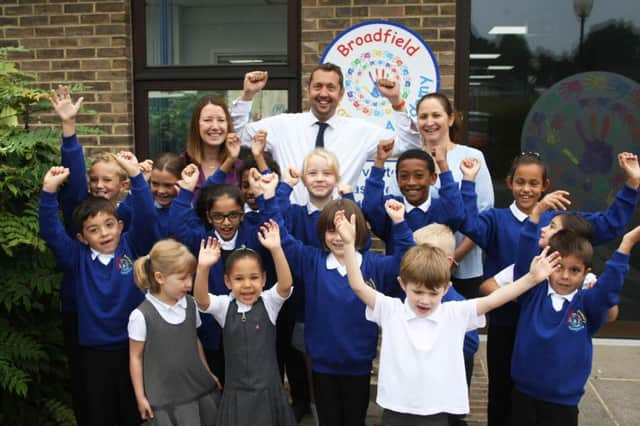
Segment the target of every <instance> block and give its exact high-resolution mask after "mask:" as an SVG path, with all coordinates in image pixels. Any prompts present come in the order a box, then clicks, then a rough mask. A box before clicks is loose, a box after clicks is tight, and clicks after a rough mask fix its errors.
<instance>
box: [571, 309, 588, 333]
mask: <svg viewBox="0 0 640 426" xmlns="http://www.w3.org/2000/svg"><path fill="white" fill-rule="evenodd" d="M567 324H568V325H569V330H571V331H580V330H582V329H583V328H584V326H585V325H586V324H587V317H585V316H584V313H582V311H581V310H580V309H578V310H577V311H574V310H570V311H569V312H567Z"/></svg>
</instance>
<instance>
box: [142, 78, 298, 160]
mask: <svg viewBox="0 0 640 426" xmlns="http://www.w3.org/2000/svg"><path fill="white" fill-rule="evenodd" d="M241 94H242V92H241V91H239V90H220V91H197V90H174V91H166V92H165V91H149V92H148V95H147V97H148V102H149V123H148V125H149V154H150V156H151V157H152V158H153V157H155V156H156V155H157V154H158V153H160V152H183V151H184V150H185V149H186V146H187V145H186V144H187V136H188V133H189V125H190V120H191V112H192V110H193V107H194V105H195V104H196V103H197V102H198V99H200V98H201V97H202V96H204V95H213V96H215V97H218V98H220V99H222V100H224V102H225V103H226V104H227V105H229V104H230V103H231V102H232V101H233V100H234V99H236V98H238V97H239V96H240V95H241ZM287 99H288V94H287V91H286V90H263V91H262V92H260V93H259V94H258V95H256V97H255V98H254V101H253V108H252V110H251V116H252V118H251V120H259V119H260V118H263V117H270V116H272V115H275V114H280V113H282V112H287V111H286V109H287Z"/></svg>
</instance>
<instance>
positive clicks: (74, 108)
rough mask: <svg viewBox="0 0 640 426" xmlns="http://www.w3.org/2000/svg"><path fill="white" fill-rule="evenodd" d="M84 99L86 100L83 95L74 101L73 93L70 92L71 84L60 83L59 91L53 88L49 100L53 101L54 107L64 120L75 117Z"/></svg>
mask: <svg viewBox="0 0 640 426" xmlns="http://www.w3.org/2000/svg"><path fill="white" fill-rule="evenodd" d="M82 101H84V98H83V97H82V96H81V97H79V98H78V99H76V102H75V103H74V102H73V99H71V95H70V94H69V86H65V85H62V84H59V85H58V91H57V92H56V91H55V90H51V95H50V96H49V102H51V105H52V106H53V109H54V110H55V111H56V113H57V114H58V116H59V117H60V119H61V120H62V121H69V120H73V119H75V118H76V115H78V111H79V110H80V107H81V106H82Z"/></svg>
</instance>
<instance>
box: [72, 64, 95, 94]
mask: <svg viewBox="0 0 640 426" xmlns="http://www.w3.org/2000/svg"><path fill="white" fill-rule="evenodd" d="M95 78H96V73H95V71H69V72H67V79H68V80H69V81H84V80H88V81H92V80H95ZM85 101H86V99H85Z"/></svg>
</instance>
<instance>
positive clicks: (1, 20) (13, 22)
mask: <svg viewBox="0 0 640 426" xmlns="http://www.w3.org/2000/svg"><path fill="white" fill-rule="evenodd" d="M0 26H2V27H16V26H18V18H7V17H6V16H0Z"/></svg>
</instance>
